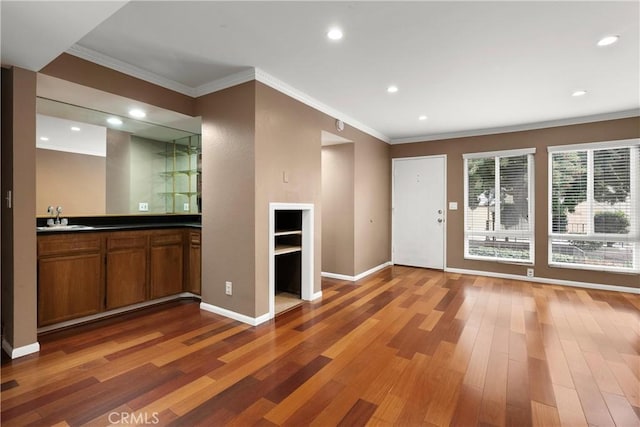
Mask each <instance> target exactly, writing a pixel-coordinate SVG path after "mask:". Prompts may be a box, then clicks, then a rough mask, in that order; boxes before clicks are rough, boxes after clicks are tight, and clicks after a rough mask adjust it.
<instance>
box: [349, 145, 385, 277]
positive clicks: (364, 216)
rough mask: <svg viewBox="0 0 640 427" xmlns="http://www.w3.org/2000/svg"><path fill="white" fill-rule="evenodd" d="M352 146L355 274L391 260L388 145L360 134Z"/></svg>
mask: <svg viewBox="0 0 640 427" xmlns="http://www.w3.org/2000/svg"><path fill="white" fill-rule="evenodd" d="M355 141H356V145H355V216H354V229H355V231H354V234H355V248H354V249H355V266H354V269H355V273H356V274H359V273H362V272H365V271H367V270H369V269H371V268H373V267H376V266H379V265H380V264H384V263H386V262H388V261H391V159H390V157H389V156H390V154H389V145H388V144H386V143H384V142H382V141H379V140H377V139H375V138H373V137H371V136H368V135H363V136H362V137H361V138H358V139H357V140H355Z"/></svg>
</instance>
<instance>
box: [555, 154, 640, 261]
mask: <svg viewBox="0 0 640 427" xmlns="http://www.w3.org/2000/svg"><path fill="white" fill-rule="evenodd" d="M550 152H551V154H550V166H551V185H550V189H549V190H550V193H551V205H550V217H551V221H550V226H551V237H550V241H549V243H550V263H551V264H556V265H570V266H574V267H578V268H580V267H583V268H584V267H590V266H591V267H597V268H605V269H616V270H638V269H639V268H640V266H639V265H638V175H637V173H638V172H637V171H638V147H637V146H627V147H612V148H594V149H589V148H587V149H580V150H558V151H554V149H553V148H550Z"/></svg>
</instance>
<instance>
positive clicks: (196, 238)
mask: <svg viewBox="0 0 640 427" xmlns="http://www.w3.org/2000/svg"><path fill="white" fill-rule="evenodd" d="M189 242H190V243H191V244H192V245H193V244H195V245H199V244H200V232H198V231H191V232H190V233H189Z"/></svg>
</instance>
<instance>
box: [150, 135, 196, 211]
mask: <svg viewBox="0 0 640 427" xmlns="http://www.w3.org/2000/svg"><path fill="white" fill-rule="evenodd" d="M200 145H201V143H200V135H191V136H188V137H185V138H180V139H176V140H174V141H171V142H169V143H167V148H166V150H165V151H164V152H162V153H159V154H160V155H162V156H164V157H165V158H166V161H165V170H164V171H163V172H161V173H160V176H161V177H162V178H163V179H164V186H165V191H163V192H161V193H160V194H161V195H163V196H165V198H166V202H165V203H166V212H168V213H196V212H200V195H201V186H202V177H201V170H202V154H201V153H202V152H201V148H200ZM185 208H186V209H185Z"/></svg>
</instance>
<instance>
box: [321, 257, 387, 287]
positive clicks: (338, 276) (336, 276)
mask: <svg viewBox="0 0 640 427" xmlns="http://www.w3.org/2000/svg"><path fill="white" fill-rule="evenodd" d="M390 265H392V263H391V261H387V262H385V263H384V264H380V265H377V266H375V267H373V268H370V269H369V270H367V271H363V272H362V273H360V274H358V275H356V276H347V275H345V274H337V273H326V272H322V273H320V275H321V276H322V277H328V278H330V279H338V280H349V281H351V282H355V281H357V280H360V279H362V278H365V277H367V276H368V275H370V274H373V273H375V272H376V271H379V270H382V269H383V268H385V267H388V266H390Z"/></svg>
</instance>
